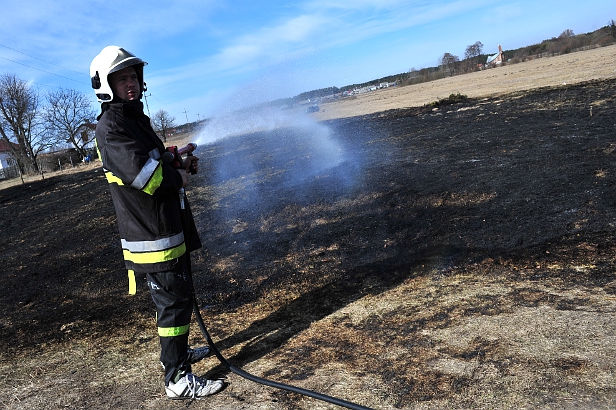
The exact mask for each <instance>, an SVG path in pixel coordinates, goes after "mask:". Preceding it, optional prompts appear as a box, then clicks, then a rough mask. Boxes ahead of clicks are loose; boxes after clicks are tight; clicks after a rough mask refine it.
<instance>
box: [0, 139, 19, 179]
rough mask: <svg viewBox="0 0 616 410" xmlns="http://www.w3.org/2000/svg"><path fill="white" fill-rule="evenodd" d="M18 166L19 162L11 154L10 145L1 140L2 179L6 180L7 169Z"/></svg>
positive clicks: (0, 164)
mask: <svg viewBox="0 0 616 410" xmlns="http://www.w3.org/2000/svg"><path fill="white" fill-rule="evenodd" d="M15 165H17V161H15V159H14V158H13V155H12V154H11V147H10V146H9V144H8V143H7V142H6V141H5V140H3V139H0V179H4V178H6V177H7V176H6V169H7V168H11V167H13V166H15Z"/></svg>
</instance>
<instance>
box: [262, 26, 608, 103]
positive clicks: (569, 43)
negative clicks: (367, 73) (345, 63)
mask: <svg viewBox="0 0 616 410" xmlns="http://www.w3.org/2000/svg"><path fill="white" fill-rule="evenodd" d="M615 42H616V21H614V20H611V21H610V22H609V23H608V25H607V26H605V27H602V28H600V29H598V30H595V31H593V32H590V33H586V34H577V35H576V34H575V33H574V32H573V31H572V30H569V29H567V30H565V31H563V32H562V33H561V34H560V35H559V36H558V37H552V38H551V39H549V40H544V41H542V42H541V43H538V44H533V45H530V46H526V47H521V48H518V49H515V50H503V54H504V56H505V61H506V63H505V64H516V63H521V62H523V61H528V60H533V59H535V58H542V57H552V56H557V55H561V54H568V53H572V52H576V51H583V50H588V49H591V48H596V47H604V46H608V45H611V44H614V43H615ZM494 53H496V50H494ZM494 53H491V54H494ZM491 54H484V53H483V44H481V42H479V41H478V42H476V43H475V44H472V45H469V46H468V47H467V49H466V53H465V56H464V58H463V59H460V58H459V57H457V56H455V55H452V54H450V53H444V55H443V57H441V58H440V64H439V65H438V66H435V67H428V68H422V69H420V70H416V69H414V68H413V69H411V70H409V71H408V72H406V73H400V74H394V75H390V76H387V77H383V78H377V79H374V80H372V81H369V82H366V83H361V84H350V85H346V86H344V87H341V88H338V87H327V88H321V89H319V90H312V91H307V92H304V93H301V94H299V95H296V96H295V97H292V98H287V99H283V100H277V101H275V102H273V103H272V104H277V105H284V104H286V105H293V104H295V103H298V102H300V101H306V100H308V99H310V100H315V99H319V98H321V97H326V96H330V95H332V94H338V93H342V92H345V91H349V90H354V89H357V88H363V87H368V86H371V85H378V84H380V83H385V82H387V83H394V82H395V83H396V84H397V85H398V86H405V85H412V84H419V83H424V82H428V81H434V80H438V79H441V78H445V77H449V76H452V75H459V74H466V73H469V72H472V71H477V70H479V69H482V68H485V62H486V60H487V58H488V56H489V55H491ZM480 64H481V67H480Z"/></svg>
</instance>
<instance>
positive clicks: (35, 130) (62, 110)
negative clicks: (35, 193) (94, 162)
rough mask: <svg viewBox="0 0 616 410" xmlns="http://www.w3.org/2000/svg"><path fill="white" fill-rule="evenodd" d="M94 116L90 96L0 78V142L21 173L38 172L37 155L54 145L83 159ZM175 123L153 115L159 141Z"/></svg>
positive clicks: (8, 76)
mask: <svg viewBox="0 0 616 410" xmlns="http://www.w3.org/2000/svg"><path fill="white" fill-rule="evenodd" d="M96 116H97V111H96V110H95V109H94V108H93V105H92V97H91V96H89V95H85V94H83V93H81V92H79V91H76V90H71V89H64V88H59V89H57V90H54V91H49V92H46V93H41V92H40V91H39V90H37V89H36V88H34V87H32V86H31V85H30V84H29V83H28V82H26V81H24V80H22V79H20V78H19V77H17V75H15V74H3V75H0V138H1V139H2V140H3V141H4V142H5V145H6V146H8V147H9V149H10V152H11V156H12V157H13V159H14V160H15V161H16V165H17V167H18V168H19V172H20V173H21V174H28V173H41V172H42V170H41V168H40V165H39V162H38V159H39V157H40V155H41V154H43V153H46V152H50V151H52V150H54V149H56V148H57V147H66V146H69V147H71V148H73V149H75V150H76V151H77V153H78V154H79V155H80V156H81V158H85V157H86V156H87V155H88V154H89V152H88V148H87V147H88V144H90V145H91V143H92V141H93V140H94V126H92V125H93V124H94V122H95V120H96ZM174 121H175V118H174V117H172V116H171V115H169V113H167V112H166V111H164V110H159V111H158V112H156V113H155V114H154V116H153V117H152V125H153V128H154V129H155V130H156V131H157V133H158V134H159V136H160V137H161V138H162V139H163V140H164V141H166V137H167V135H168V134H169V131H170V130H171V129H172V128H173V127H174V126H175V124H174Z"/></svg>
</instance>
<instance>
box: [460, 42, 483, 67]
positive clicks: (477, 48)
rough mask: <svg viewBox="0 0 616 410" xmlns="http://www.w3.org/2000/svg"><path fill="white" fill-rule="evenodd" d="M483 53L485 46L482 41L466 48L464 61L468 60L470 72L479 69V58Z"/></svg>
mask: <svg viewBox="0 0 616 410" xmlns="http://www.w3.org/2000/svg"><path fill="white" fill-rule="evenodd" d="M482 52H483V44H482V43H481V41H478V42H476V43H475V44H471V45H470V46H468V47H466V51H465V52H464V59H465V60H467V63H468V64H469V68H470V69H471V70H470V71H474V70H476V69H477V64H478V63H479V56H481V53H482Z"/></svg>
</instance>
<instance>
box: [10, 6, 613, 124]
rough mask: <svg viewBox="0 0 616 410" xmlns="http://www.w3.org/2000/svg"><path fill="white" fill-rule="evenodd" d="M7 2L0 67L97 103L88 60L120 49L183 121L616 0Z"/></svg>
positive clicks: (597, 11)
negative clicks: (137, 61)
mask: <svg viewBox="0 0 616 410" xmlns="http://www.w3.org/2000/svg"><path fill="white" fill-rule="evenodd" d="M1 9H2V12H1V13H0V74H4V73H11V74H16V75H17V76H18V77H19V78H21V79H23V80H26V81H29V82H32V84H33V85H34V86H35V87H37V88H38V89H39V90H40V91H41V92H43V93H44V92H45V91H47V90H54V89H57V88H56V87H63V88H71V89H75V90H79V91H82V92H84V93H88V94H89V95H91V96H92V100H93V104H94V103H95V97H94V93H93V91H92V89H91V88H90V85H89V84H90V83H89V66H90V62H91V61H92V58H94V56H95V55H96V54H98V52H99V51H100V50H101V49H102V48H103V47H105V46H107V45H118V46H122V47H124V48H126V49H127V50H129V51H131V52H132V53H134V54H136V55H137V56H139V57H141V58H142V59H144V60H146V61H147V62H148V63H149V65H148V66H147V67H146V68H145V79H146V82H147V84H148V88H149V90H148V95H149V97H148V104H149V108H150V111H151V112H152V113H154V112H155V111H157V110H159V109H164V110H166V111H168V112H169V113H171V114H172V115H173V116H174V117H176V122H178V123H184V122H185V121H186V119H187V118H188V120H189V121H196V120H198V119H204V118H207V117H210V116H215V115H217V114H218V113H221V112H225V111H228V110H232V109H234V108H237V107H240V106H244V105H249V104H253V103H256V102H260V101H266V100H271V99H275V98H281V97H292V96H294V95H297V94H299V93H301V92H304V91H309V90H313V89H317V88H324V87H329V86H336V87H342V86H345V85H349V84H355V83H363V82H367V81H370V80H373V79H377V78H380V77H384V76H387V75H392V74H397V73H402V72H406V71H409V70H410V69H412V68H416V69H420V68H423V67H429V66H434V65H436V64H437V62H438V60H439V58H440V57H441V56H442V55H443V54H444V53H445V52H449V53H452V54H454V55H457V56H459V57H463V56H464V51H465V49H466V47H467V46H468V45H470V44H474V43H475V42H477V41H481V42H482V43H483V44H484V52H485V53H494V52H496V50H497V47H498V44H502V46H503V48H504V49H505V50H507V49H514V48H518V47H521V46H525V45H530V44H534V43H538V42H540V41H542V40H544V39H548V38H551V37H556V36H558V35H559V34H560V33H561V32H562V31H564V30H565V29H571V30H573V31H574V33H575V34H580V33H585V32H590V31H593V30H596V29H597V28H600V27H602V26H605V25H607V24H608V22H609V21H610V20H611V19H615V20H616V1H615V0H586V1H580V0H519V1H502V0H457V1H456V0H451V1H448V0H406V1H402V0H400V1H398V0H353V1H344V0H296V1H288V0H287V1H277V0H259V1H255V0H252V1H244V0H240V1H225V0H185V1H175V2H173V1H158V0H150V1H147V2H126V1H116V0H106V1H98V0H95V1H87V0H86V1H84V0H63V1H61V2H60V1H57V2H52V1H48V0H33V1H29V0H20V1H16V0H4V1H3V3H2V7H1ZM185 111H186V112H185Z"/></svg>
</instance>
